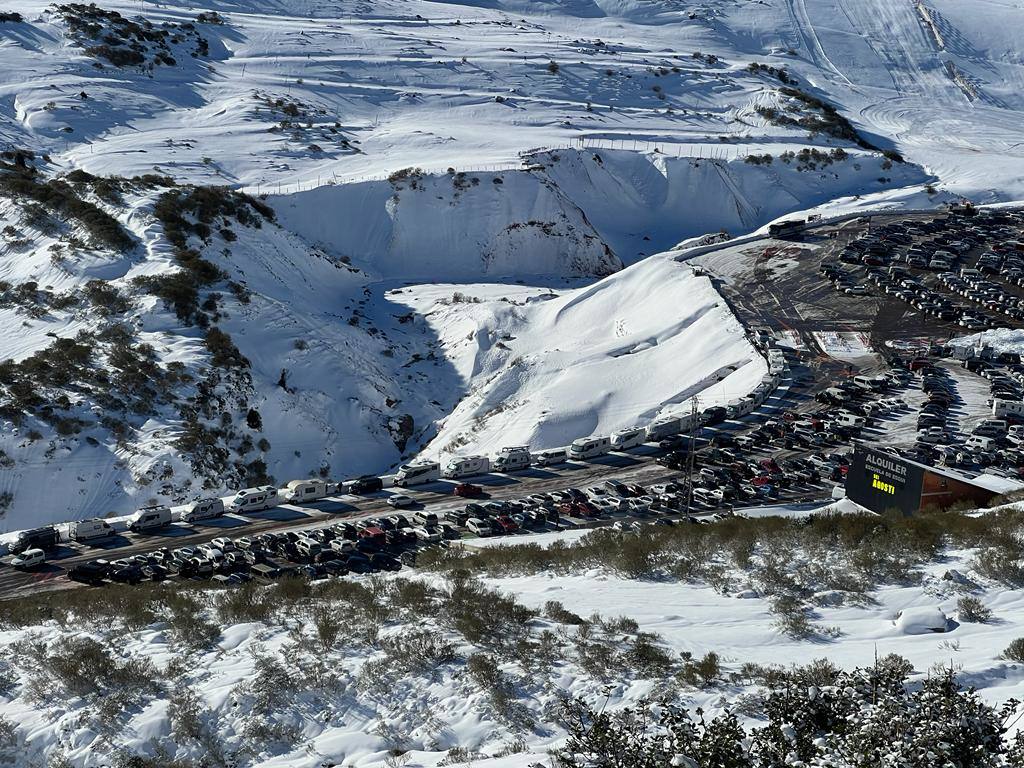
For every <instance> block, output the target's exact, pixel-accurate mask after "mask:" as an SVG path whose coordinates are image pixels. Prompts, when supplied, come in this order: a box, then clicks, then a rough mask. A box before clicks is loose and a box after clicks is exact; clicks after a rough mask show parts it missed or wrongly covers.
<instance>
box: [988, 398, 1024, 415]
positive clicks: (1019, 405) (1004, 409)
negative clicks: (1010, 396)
mask: <svg viewBox="0 0 1024 768" xmlns="http://www.w3.org/2000/svg"><path fill="white" fill-rule="evenodd" d="M992 415H993V416H995V417H1006V416H1009V417H1010V418H1016V419H1024V402H1020V401H1018V400H1002V399H1000V398H998V397H997V398H995V399H994V400H993V401H992Z"/></svg>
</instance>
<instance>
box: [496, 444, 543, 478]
mask: <svg viewBox="0 0 1024 768" xmlns="http://www.w3.org/2000/svg"><path fill="white" fill-rule="evenodd" d="M532 461H533V457H532V456H530V448H529V446H525V445H514V446H510V447H508V448H502V449H501V450H500V451H499V452H498V455H497V456H495V457H494V461H493V462H492V464H491V466H492V467H493V468H494V471H495V472H514V471H515V470H517V469H526V468H527V467H528V466H530V463H531V462H532Z"/></svg>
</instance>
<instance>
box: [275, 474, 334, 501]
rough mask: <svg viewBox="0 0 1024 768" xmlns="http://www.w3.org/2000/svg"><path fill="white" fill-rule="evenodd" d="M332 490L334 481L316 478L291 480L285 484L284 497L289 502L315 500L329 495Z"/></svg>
mask: <svg viewBox="0 0 1024 768" xmlns="http://www.w3.org/2000/svg"><path fill="white" fill-rule="evenodd" d="M333 490H334V483H328V482H327V481H326V480H320V479H318V478H313V479H310V480H292V481H291V482H290V483H288V485H286V486H285V491H284V497H285V498H286V499H287V500H288V501H291V502H297V501H316V500H317V499H322V498H324V497H325V496H330V495H331V493H332V492H333Z"/></svg>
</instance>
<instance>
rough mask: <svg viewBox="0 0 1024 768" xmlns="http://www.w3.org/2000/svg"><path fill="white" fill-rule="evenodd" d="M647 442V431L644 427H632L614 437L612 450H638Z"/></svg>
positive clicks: (622, 430)
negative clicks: (639, 446)
mask: <svg viewBox="0 0 1024 768" xmlns="http://www.w3.org/2000/svg"><path fill="white" fill-rule="evenodd" d="M646 440H647V430H646V429H644V428H643V427H630V428H629V429H620V430H619V431H618V432H615V433H614V434H613V435H612V449H613V450H616V451H624V450H626V449H627V448H636V447H637V446H638V445H642V444H643V443H644V442H646Z"/></svg>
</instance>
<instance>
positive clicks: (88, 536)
mask: <svg viewBox="0 0 1024 768" xmlns="http://www.w3.org/2000/svg"><path fill="white" fill-rule="evenodd" d="M69 534H70V537H71V539H72V540H73V541H92V540H94V539H105V538H107V537H109V536H113V535H114V529H113V528H111V527H110V524H109V523H107V521H106V520H100V519H99V518H93V519H92V520H78V521H76V522H74V523H72V524H71V527H70V528H69Z"/></svg>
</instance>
